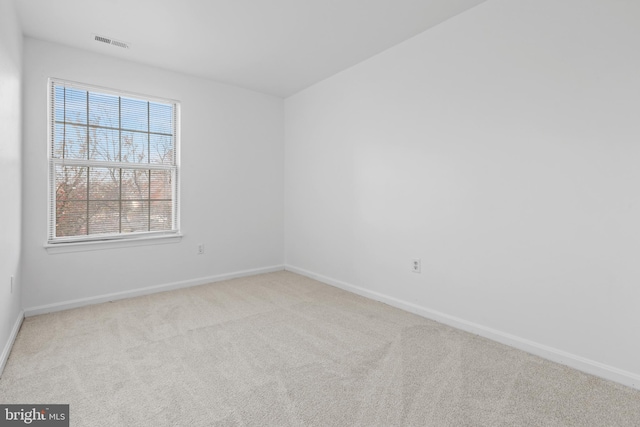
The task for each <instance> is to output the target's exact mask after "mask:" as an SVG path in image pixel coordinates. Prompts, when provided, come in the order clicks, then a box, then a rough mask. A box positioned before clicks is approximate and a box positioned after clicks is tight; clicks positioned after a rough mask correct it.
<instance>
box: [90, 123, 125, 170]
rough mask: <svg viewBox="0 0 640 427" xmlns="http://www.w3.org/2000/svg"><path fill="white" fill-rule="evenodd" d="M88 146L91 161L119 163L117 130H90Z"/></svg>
mask: <svg viewBox="0 0 640 427" xmlns="http://www.w3.org/2000/svg"><path fill="white" fill-rule="evenodd" d="M89 146H90V148H91V151H90V153H89V158H90V159H91V160H101V161H105V162H119V161H120V131H118V130H117V129H116V130H113V129H103V128H90V129H89Z"/></svg>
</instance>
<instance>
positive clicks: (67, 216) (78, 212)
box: [56, 201, 87, 237]
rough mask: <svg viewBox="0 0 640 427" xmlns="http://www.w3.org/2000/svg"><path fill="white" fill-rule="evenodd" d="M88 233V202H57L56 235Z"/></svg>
mask: <svg viewBox="0 0 640 427" xmlns="http://www.w3.org/2000/svg"><path fill="white" fill-rule="evenodd" d="M83 234H87V202H70V201H66V202H62V203H58V204H56V236H57V237H63V236H79V235H83Z"/></svg>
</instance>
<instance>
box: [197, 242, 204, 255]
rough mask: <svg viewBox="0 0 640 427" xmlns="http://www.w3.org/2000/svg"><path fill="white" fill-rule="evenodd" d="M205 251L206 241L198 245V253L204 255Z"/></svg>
mask: <svg viewBox="0 0 640 427" xmlns="http://www.w3.org/2000/svg"><path fill="white" fill-rule="evenodd" d="M203 253H204V243H200V244H199V245H198V255H202V254H203Z"/></svg>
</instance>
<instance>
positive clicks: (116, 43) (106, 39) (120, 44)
mask: <svg viewBox="0 0 640 427" xmlns="http://www.w3.org/2000/svg"><path fill="white" fill-rule="evenodd" d="M93 39H94V40H95V41H97V42H101V43H106V44H110V45H113V46H118V47H122V48H124V49H129V43H125V42H121V41H118V40H114V39H111V38H109V37H104V36H98V35H95V34H94V36H93Z"/></svg>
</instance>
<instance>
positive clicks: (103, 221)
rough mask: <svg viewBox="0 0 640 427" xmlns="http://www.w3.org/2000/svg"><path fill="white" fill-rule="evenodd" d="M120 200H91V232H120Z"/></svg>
mask: <svg viewBox="0 0 640 427" xmlns="http://www.w3.org/2000/svg"><path fill="white" fill-rule="evenodd" d="M119 232H120V202H104V201H89V233H90V234H103V233H119Z"/></svg>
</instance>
